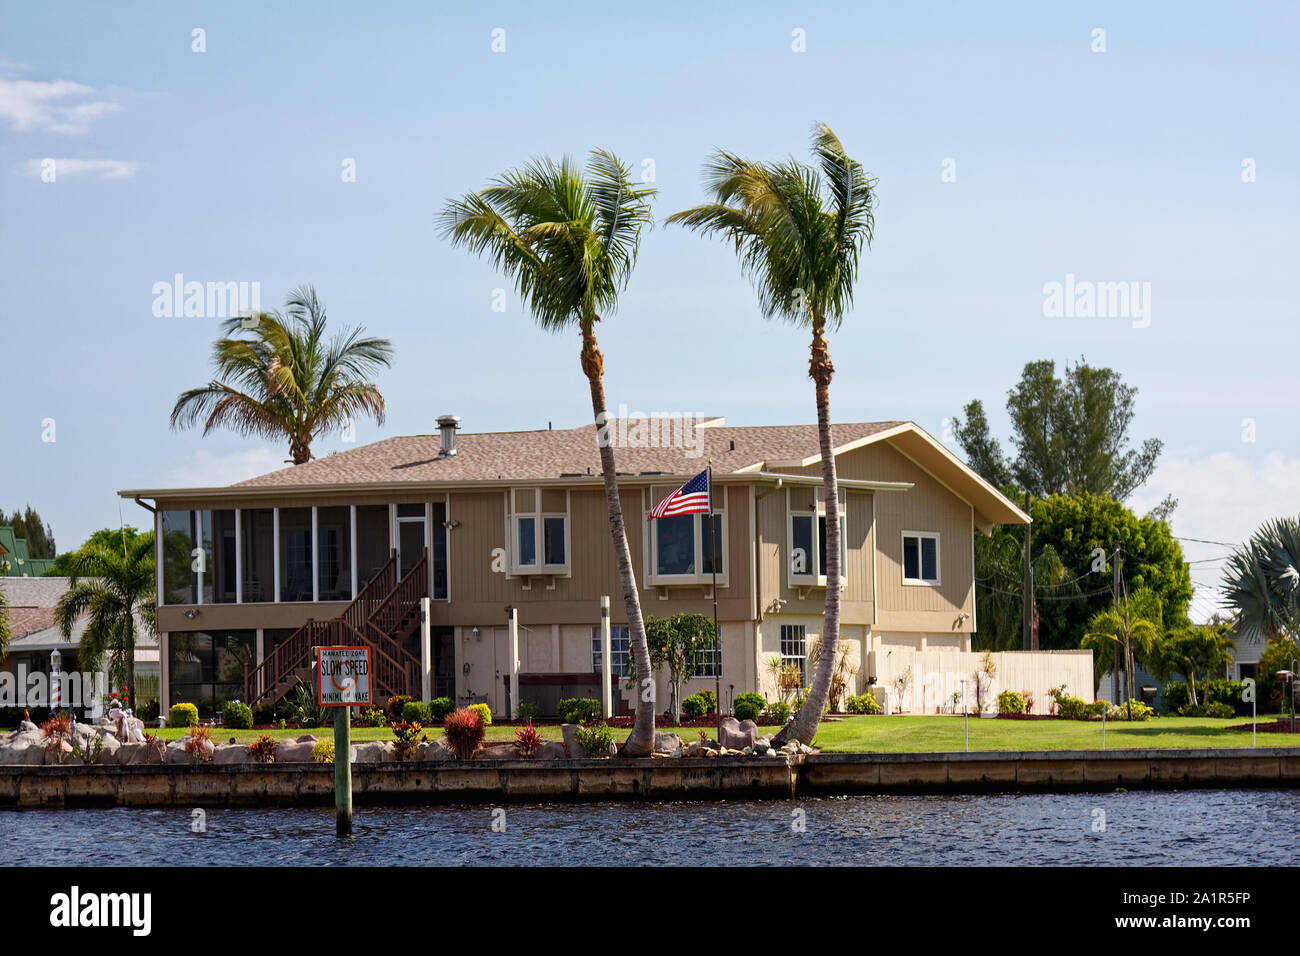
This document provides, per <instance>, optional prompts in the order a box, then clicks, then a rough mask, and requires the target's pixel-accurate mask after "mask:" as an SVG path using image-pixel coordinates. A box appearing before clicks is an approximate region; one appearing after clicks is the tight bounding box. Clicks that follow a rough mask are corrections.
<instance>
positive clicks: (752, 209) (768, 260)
mask: <svg viewBox="0 0 1300 956" xmlns="http://www.w3.org/2000/svg"><path fill="white" fill-rule="evenodd" d="M812 149H813V153H814V154H815V155H816V157H817V164H818V167H820V172H819V171H818V169H817V168H814V167H812V166H808V165H806V164H803V163H800V162H797V161H796V160H795V159H793V158H791V159H787V160H784V161H781V162H774V163H761V162H752V161H750V160H747V159H742V158H741V157H739V156H737V155H735V154H733V153H729V152H726V151H724V150H719V151H717V152H716V153H714V155H713V157H712V158H711V159H710V160H709V161H708V163H707V164H706V166H705V171H704V184H705V188H706V190H707V191H708V192H709V193H711V194H712V196H713V201H712V202H708V203H705V204H703V205H700V206H695V207H694V208H692V209H687V210H684V211H682V212H679V213H675V214H673V215H672V216H669V217H668V221H669V222H679V223H682V224H683V225H684V226H686V227H687V228H688V229H693V230H695V231H696V232H700V233H705V234H718V235H721V236H723V237H724V238H726V239H728V240H730V241H731V242H732V243H733V244H734V245H735V248H736V254H737V255H738V256H739V257H740V264H741V269H742V270H743V271H744V272H745V273H747V274H748V275H749V276H750V278H751V279H752V280H753V283H754V288H755V291H756V292H757V293H758V301H759V307H760V309H761V310H762V312H763V315H764V316H765V317H767V318H778V317H779V318H781V319H784V320H786V321H789V322H793V323H795V324H796V325H800V326H803V327H805V328H811V329H812V345H811V352H812V355H811V358H810V361H809V363H808V375H809V377H810V378H812V380H813V382H814V384H815V388H816V396H817V437H818V440H819V442H820V445H821V459H822V482H823V486H824V490H825V497H826V614H825V623H824V625H823V633H822V644H823V646H824V647H825V651H826V652H825V653H823V654H822V657H821V660H820V661H819V662H818V665H817V671H816V675H815V676H814V677H813V682H812V685H811V687H810V688H809V690H808V696H807V698H806V699H805V701H804V706H802V707H800V708H799V712H798V713H797V714H795V716H794V718H793V720H791V722H790V724H789V725H788V726H786V727H785V728H784V729H783V730H782V731H781V732H780V733H779V734H777V736H776V742H777V743H783V742H785V741H787V740H790V739H795V740H800V741H802V742H804V743H810V742H811V741H812V738H813V735H814V734H815V733H816V732H817V726H818V724H819V723H820V722H821V715H822V709H823V708H824V707H825V705H826V700H827V698H828V696H829V694H830V686H831V676H832V672H833V671H834V668H835V661H836V657H837V653H836V648H837V647H838V644H839V633H840V577H841V568H840V522H839V510H840V509H839V487H838V484H837V482H836V479H835V456H834V453H833V451H832V449H833V447H834V445H833V443H832V441H831V412H830V384H831V375H832V374H833V373H834V371H835V369H834V366H833V365H831V357H830V348H829V346H828V344H827V342H826V331H827V329H828V328H829V329H831V330H834V329H837V328H839V326H840V323H841V322H842V321H843V319H844V314H845V312H847V311H848V310H849V308H850V307H851V306H852V304H853V284H854V282H855V281H856V279H857V274H858V258H859V256H860V254H861V252H862V250H863V249H864V248H865V247H867V246H869V245H870V244H871V238H872V233H873V230H874V229H875V215H874V212H873V206H874V205H875V191H874V186H875V180H874V179H870V178H868V176H867V174H866V173H865V172H863V170H862V167H861V166H860V165H859V164H858V163H857V162H855V161H854V160H853V159H851V158H850V157H849V156H848V155H847V154H846V153H845V152H844V147H843V146H841V145H840V141H839V140H838V139H837V138H836V137H835V134H834V133H832V132H831V130H830V127H829V126H826V125H825V124H821V123H819V124H816V125H815V126H814V127H813V134H812Z"/></svg>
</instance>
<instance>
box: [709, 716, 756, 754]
mask: <svg viewBox="0 0 1300 956" xmlns="http://www.w3.org/2000/svg"><path fill="white" fill-rule="evenodd" d="M757 739H758V724H756V723H754V722H753V721H752V720H744V721H739V720H736V718H735V717H724V718H722V726H721V727H719V728H718V742H719V743H720V744H721V745H722V746H723V747H726V748H728V749H730V750H744V749H745V748H746V747H752V746H754V741H755V740H757Z"/></svg>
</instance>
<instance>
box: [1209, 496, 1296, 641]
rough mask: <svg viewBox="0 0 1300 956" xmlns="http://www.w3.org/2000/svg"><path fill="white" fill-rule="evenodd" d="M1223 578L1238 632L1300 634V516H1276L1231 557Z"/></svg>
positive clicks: (1269, 635) (1226, 597)
mask: <svg viewBox="0 0 1300 956" xmlns="http://www.w3.org/2000/svg"><path fill="white" fill-rule="evenodd" d="M1223 582H1224V583H1223V588H1224V598H1225V600H1226V601H1227V604H1228V606H1229V607H1231V608H1232V609H1233V610H1234V611H1236V616H1237V627H1238V629H1239V630H1245V631H1246V632H1247V633H1249V632H1250V631H1256V632H1258V633H1259V635H1261V636H1263V637H1265V638H1273V637H1286V636H1288V635H1289V636H1291V637H1292V638H1294V637H1295V636H1297V635H1298V634H1300V517H1295V518H1275V519H1273V520H1272V521H1269V522H1268V523H1266V524H1265V525H1264V526H1263V527H1261V528H1260V529H1259V530H1258V531H1256V532H1255V533H1254V534H1253V535H1251V537H1250V540H1249V541H1247V542H1246V543H1245V544H1244V545H1243V546H1242V547H1241V548H1239V549H1237V550H1236V551H1235V552H1233V554H1232V557H1230V558H1229V559H1228V564H1227V567H1226V568H1224V575H1223Z"/></svg>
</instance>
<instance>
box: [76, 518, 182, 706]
mask: <svg viewBox="0 0 1300 956" xmlns="http://www.w3.org/2000/svg"><path fill="white" fill-rule="evenodd" d="M153 547H154V540H153V535H152V534H142V535H140V536H139V537H137V538H136V539H135V540H134V541H133V542H132V543H131V544H130V545H129V546H128V547H127V549H126V553H125V554H123V553H122V551H121V550H120V549H116V548H109V547H103V546H100V545H88V546H87V547H86V548H83V549H82V550H79V551H77V552H75V553H74V556H73V560H72V563H71V566H70V567H69V572H70V573H69V577H70V578H71V580H70V582H69V586H68V590H67V591H66V592H64V594H63V596H62V597H61V598H59V600H58V604H57V605H56V606H55V612H54V614H55V621H56V622H57V623H58V625H59V630H60V631H61V632H62V633H63V636H64V638H70V637H71V636H72V628H73V625H75V624H76V622H77V619H78V618H79V617H81V616H82V614H85V613H89V615H90V620H89V621H88V622H87V624H86V629H85V631H84V632H83V633H82V635H81V646H80V649H79V651H78V654H77V656H78V660H79V663H80V666H81V669H82V670H83V671H95V670H98V669H99V666H100V663H101V662H102V661H103V658H104V655H105V654H107V655H108V658H109V666H108V671H109V678H110V680H111V681H112V682H113V683H114V684H115V685H116V684H118V683H122V682H125V684H126V687H127V696H128V697H129V698H130V699H131V700H132V701H135V699H136V696H135V644H136V637H137V634H136V616H137V615H139V617H140V619H141V620H142V621H143V622H144V625H145V627H146V628H147V629H148V630H149V632H150V633H152V632H153V631H154V629H155V625H156V612H157V584H156V581H155V578H154V553H153Z"/></svg>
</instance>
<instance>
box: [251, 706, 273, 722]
mask: <svg viewBox="0 0 1300 956" xmlns="http://www.w3.org/2000/svg"><path fill="white" fill-rule="evenodd" d="M273 720H275V708H274V707H272V706H271V705H270V704H258V705H257V706H256V707H254V708H253V723H254V725H256V726H265V725H267V724H269V723H271V722H272V721H273Z"/></svg>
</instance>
